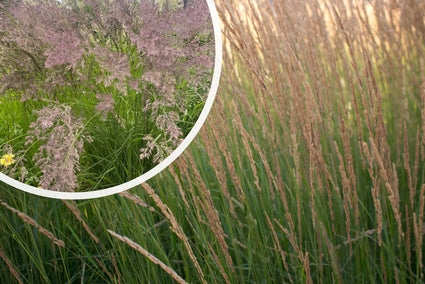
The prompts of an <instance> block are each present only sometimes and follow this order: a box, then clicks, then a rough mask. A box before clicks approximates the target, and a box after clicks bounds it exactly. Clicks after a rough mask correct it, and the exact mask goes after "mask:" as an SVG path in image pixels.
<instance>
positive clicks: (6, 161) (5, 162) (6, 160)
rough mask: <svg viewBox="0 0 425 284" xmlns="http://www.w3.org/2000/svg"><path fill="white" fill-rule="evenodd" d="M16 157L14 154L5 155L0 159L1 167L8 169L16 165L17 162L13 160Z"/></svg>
mask: <svg viewBox="0 0 425 284" xmlns="http://www.w3.org/2000/svg"><path fill="white" fill-rule="evenodd" d="M14 157H15V155H13V154H4V155H3V157H2V158H1V159H0V165H2V166H5V167H8V166H10V165H12V164H13V163H15V162H16V161H15V160H14V159H13V158H14Z"/></svg>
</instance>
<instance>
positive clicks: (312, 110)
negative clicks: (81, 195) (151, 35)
mask: <svg viewBox="0 0 425 284" xmlns="http://www.w3.org/2000/svg"><path fill="white" fill-rule="evenodd" d="M217 7H218V10H219V14H220V17H221V19H222V24H223V34H224V35H225V38H226V43H225V53H224V63H225V65H224V74H223V76H222V80H221V88H220V90H219V93H218V96H217V101H216V103H215V105H214V108H213V111H212V113H211V114H210V116H209V120H208V122H207V123H206V125H205V126H204V128H203V129H202V131H201V132H200V136H199V138H198V139H197V140H196V141H195V142H194V143H193V144H192V146H191V147H190V149H189V150H188V151H186V152H185V154H184V155H182V156H181V157H180V158H179V159H178V160H176V162H175V163H173V165H172V166H170V167H169V168H168V169H167V170H166V171H164V172H163V173H162V174H160V175H158V176H156V177H155V178H153V179H151V180H149V181H148V183H147V184H143V185H141V186H140V187H137V188H134V189H132V190H130V192H127V193H123V194H121V195H116V196H111V197H107V198H101V199H98V200H87V201H79V202H70V201H60V200H49V199H45V198H40V197H35V196H30V195H28V194H25V193H21V192H16V190H13V189H11V188H8V187H7V186H3V188H2V191H1V192H0V199H1V200H3V201H2V203H1V204H0V205H1V206H0V212H1V214H0V218H1V219H0V224H1V228H2V230H1V231H0V240H1V241H0V243H1V247H0V248H1V250H0V257H1V258H2V260H3V261H2V262H0V271H1V274H0V275H1V278H0V281H1V282H8V281H11V280H12V279H18V280H17V281H22V282H67V281H68V282H81V281H82V282H89V283H91V282H109V283H136V282H150V283H168V282H171V281H172V280H173V279H174V280H175V281H176V282H180V283H183V282H184V281H187V282H190V283H199V282H201V283H264V282H276V283H282V282H289V283H334V282H336V283H344V282H347V283H385V282H387V283H422V282H424V281H425V276H424V254H423V251H424V242H423V236H424V207H425V185H424V183H425V179H424V176H425V172H424V170H425V169H424V167H423V163H424V157H425V151H424V145H425V64H424V62H425V61H424V60H425V57H424V55H425V49H424V48H425V24H424V18H423V15H424V13H425V6H424V3H423V1H419V0H417V1H415V0H410V1H403V2H399V1H392V0H391V1H390V0H388V1H385V0H383V1H361V0H359V1H357V0H353V1H334V2H333V5H331V4H328V2H327V1H319V0H315V1H297V0H293V1H292V0H284V1H281V0H264V1H248V0H247V1H241V0H220V1H217ZM30 218H31V219H30ZM41 226H42V227H41Z"/></svg>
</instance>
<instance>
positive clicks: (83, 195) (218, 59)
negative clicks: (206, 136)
mask: <svg viewBox="0 0 425 284" xmlns="http://www.w3.org/2000/svg"><path fill="white" fill-rule="evenodd" d="M206 1H207V4H208V8H209V10H210V15H211V19H212V22H213V29H214V39H215V63H214V74H213V79H212V82H211V87H210V91H209V93H208V97H207V100H206V102H205V105H204V108H203V109H202V112H201V114H200V115H199V118H198V120H197V121H196V123H195V125H194V126H193V128H192V129H191V131H190V132H189V134H188V135H187V136H186V138H185V139H184V140H183V142H182V143H181V144H180V145H179V146H178V147H177V148H176V149H175V150H174V151H173V152H172V153H171V154H170V155H169V156H168V157H167V158H166V159H164V160H163V161H162V162H161V163H159V164H158V165H157V166H155V167H154V168H152V169H151V170H149V171H148V172H147V173H144V174H143V175H141V176H140V177H138V178H135V179H133V180H131V181H128V182H126V183H123V184H120V185H116V186H113V187H109V188H106V189H101V190H95V191H90V192H62V191H51V190H46V189H41V188H36V187H34V186H31V185H28V184H25V183H22V182H20V181H17V180H15V179H13V178H11V177H9V176H7V175H5V174H3V173H1V172H0V180H1V181H3V182H5V183H7V184H9V185H11V186H13V187H15V188H17V189H20V190H23V191H25V192H29V193H32V194H35V195H39V196H44V197H49V198H57V199H73V200H78V199H91V198H98V197H104V196H108V195H112V194H115V193H119V192H122V191H124V190H127V189H130V188H133V187H135V186H137V185H140V184H141V183H143V182H145V181H147V180H148V179H150V178H151V177H153V176H155V175H156V174H158V173H159V172H161V171H162V170H163V169H165V168H166V167H168V166H169V165H170V164H171V163H172V162H173V161H174V160H175V159H177V157H178V156H180V154H181V153H183V151H184V150H185V149H186V148H187V146H189V144H190V143H191V142H192V141H193V139H194V138H195V136H196V135H197V134H198V132H199V130H200V129H201V127H202V125H203V124H204V122H205V120H206V119H207V116H208V113H209V112H210V110H211V107H212V104H213V102H214V99H215V95H216V93H217V89H218V83H219V81H220V74H221V66H222V56H223V46H222V39H221V30H220V20H219V17H218V13H217V9H216V6H215V3H214V1H213V0H206Z"/></svg>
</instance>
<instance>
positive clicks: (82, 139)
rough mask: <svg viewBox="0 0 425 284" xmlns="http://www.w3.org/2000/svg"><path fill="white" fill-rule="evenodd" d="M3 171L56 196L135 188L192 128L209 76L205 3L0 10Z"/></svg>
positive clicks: (44, 0) (8, 6)
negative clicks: (133, 184)
mask: <svg viewBox="0 0 425 284" xmlns="http://www.w3.org/2000/svg"><path fill="white" fill-rule="evenodd" d="M0 5H1V6H0V52H1V55H0V93H1V97H0V103H1V111H0V115H1V116H0V117H1V119H2V126H1V129H0V133H1V135H0V136H1V140H0V156H2V159H3V160H2V162H1V166H0V167H1V171H2V172H3V173H6V174H8V175H10V176H12V177H14V178H15V179H18V180H21V181H22V182H25V183H28V184H30V185H33V186H39V187H42V188H45V189H50V190H55V191H75V190H79V191H84V190H95V189H102V188H106V187H110V186H113V185H117V184H121V183H123V182H125V181H129V180H131V179H134V178H136V177H138V176H140V175H142V174H143V173H144V172H147V171H148V170H149V169H151V168H152V167H153V166H155V165H156V164H158V163H159V162H160V161H162V160H163V159H164V158H165V157H167V156H168V155H169V154H170V153H171V152H172V151H173V150H174V149H175V148H176V147H177V146H178V145H179V144H180V142H181V141H182V139H183V138H184V137H185V136H186V135H187V133H188V132H189V131H190V130H191V128H192V126H193V125H194V123H195V122H196V120H197V118H198V116H199V114H200V111H201V110H202V107H203V104H204V101H205V99H206V96H207V93H208V90H209V84H210V81H211V76H212V62H213V59H214V54H213V48H214V40H213V33H212V22H211V18H210V15H209V10H208V6H207V4H206V2H205V1H193V2H191V3H190V5H187V6H186V7H183V6H178V5H177V4H173V2H170V3H168V2H164V1H163V3H162V2H161V3H158V4H153V3H151V2H150V1H146V0H143V1H121V0H116V1H98V0H95V1H91V0H81V1H59V2H58V1H55V0H37V1H15V0H9V1H3V2H2V3H1V4H0Z"/></svg>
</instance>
